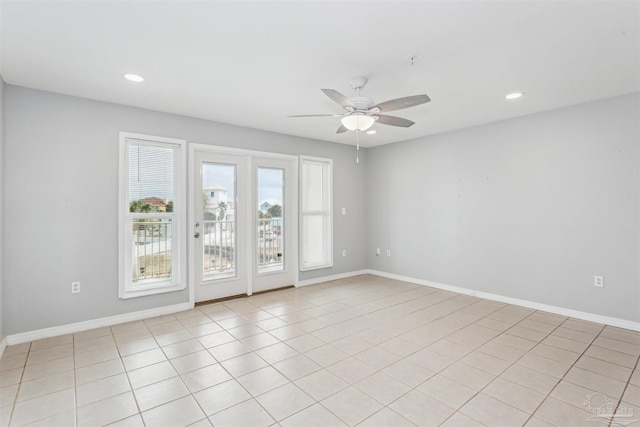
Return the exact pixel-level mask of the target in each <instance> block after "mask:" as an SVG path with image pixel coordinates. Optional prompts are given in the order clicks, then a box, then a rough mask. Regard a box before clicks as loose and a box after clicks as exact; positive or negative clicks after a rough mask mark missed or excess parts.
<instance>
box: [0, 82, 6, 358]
mask: <svg viewBox="0 0 640 427" xmlns="http://www.w3.org/2000/svg"><path fill="white" fill-rule="evenodd" d="M4 88H5V84H4V80H3V79H2V76H1V75H0V341H2V340H3V339H4V337H5V336H6V334H5V330H4V323H5V322H4V313H5V310H4V209H5V208H4V129H5V125H4V123H5V121H4ZM0 356H2V355H0Z"/></svg>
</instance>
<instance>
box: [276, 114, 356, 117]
mask: <svg viewBox="0 0 640 427" xmlns="http://www.w3.org/2000/svg"><path fill="white" fill-rule="evenodd" d="M342 116H344V114H297V115H294V116H287V117H342Z"/></svg>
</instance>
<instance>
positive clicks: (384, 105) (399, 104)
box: [371, 95, 431, 112]
mask: <svg viewBox="0 0 640 427" xmlns="http://www.w3.org/2000/svg"><path fill="white" fill-rule="evenodd" d="M429 101H431V99H430V98H429V97H428V96H427V95H413V96H405V97H404V98H396V99H391V100H389V101H384V102H381V103H379V104H377V105H374V106H373V107H371V108H379V109H380V111H382V112H387V111H396V110H402V109H403V108H409V107H415V106H416V105H421V104H426V103H427V102H429Z"/></svg>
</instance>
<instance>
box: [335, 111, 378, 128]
mask: <svg viewBox="0 0 640 427" xmlns="http://www.w3.org/2000/svg"><path fill="white" fill-rule="evenodd" d="M340 121H341V122H342V126H344V127H346V128H347V129H348V130H353V131H358V132H360V131H363V130H367V129H369V128H370V127H371V126H373V124H374V123H375V122H376V120H375V118H373V117H371V116H367V115H365V114H361V113H357V114H350V115H348V116H344V117H343V118H342V119H341V120H340Z"/></svg>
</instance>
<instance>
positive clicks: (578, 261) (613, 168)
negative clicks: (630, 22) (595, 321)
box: [366, 93, 640, 322]
mask: <svg viewBox="0 0 640 427" xmlns="http://www.w3.org/2000/svg"><path fill="white" fill-rule="evenodd" d="M639 100H640V96H639V94H637V93H636V94H632V95H627V96H622V97H616V98H612V99H608V100H603V101H598V102H593V103H588V104H583V105H579V106H575V107H571V108H566V109H560V110H555V111H550V112H546V113H542V114H536V115H532V116H527V117H523V118H517V119H512V120H507V121H502V122H497V123H493V124H489V125H485V126H479V127H474V128H470V129H466V130H461V131H456V132H451V133H447V134H442V135H437V136H432V137H426V138H422V139H417V140H413V141H408V142H402V143H397V144H391V145H386V146H382V147H378V148H374V149H370V150H368V152H367V171H368V175H367V199H366V200H367V209H366V212H367V218H368V224H367V230H368V242H367V259H368V266H369V268H372V269H375V270H381V271H385V272H389V273H395V274H400V275H404V276H409V277H414V278H418V279H423V280H429V281H433V282H439V283H443V284H448V285H455V286H461V287H465V288H470V289H475V290H479V291H484V292H490V293H494V294H499V295H504V296H509V297H514V298H520V299H524V300H529V301H535V302H540V303H544V304H550V305H555V306H560V307H566V308H570V309H575V310H580V311H585V312H590V313H595V314H599V315H605V316H613V317H617V318H621V319H627V320H631V321H636V322H637V321H640V270H639V268H640V267H639V265H640V263H639V260H640V231H639V230H640V122H639V117H640V102H639ZM522 102H526V100H523V101H522ZM377 247H380V248H382V249H383V251H384V250H385V249H387V248H389V249H391V251H392V256H391V257H386V256H381V257H376V256H375V248H377ZM383 253H384V252H383ZM594 275H602V276H604V283H605V286H604V288H602V289H600V288H595V287H594V286H593V276H594Z"/></svg>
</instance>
